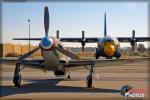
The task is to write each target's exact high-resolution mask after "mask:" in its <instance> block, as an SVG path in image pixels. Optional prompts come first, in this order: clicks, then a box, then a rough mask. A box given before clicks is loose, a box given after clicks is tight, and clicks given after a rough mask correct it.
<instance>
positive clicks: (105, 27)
mask: <svg viewBox="0 0 150 100" xmlns="http://www.w3.org/2000/svg"><path fill="white" fill-rule="evenodd" d="M106 35H107V26H106V12H105V14H104V37H106Z"/></svg>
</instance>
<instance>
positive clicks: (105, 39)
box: [102, 38, 113, 43]
mask: <svg viewBox="0 0 150 100" xmlns="http://www.w3.org/2000/svg"><path fill="white" fill-rule="evenodd" d="M102 42H103V43H104V42H113V39H111V38H104V39H103V40H102Z"/></svg>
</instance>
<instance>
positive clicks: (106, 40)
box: [98, 36, 120, 47]
mask: <svg viewBox="0 0 150 100" xmlns="http://www.w3.org/2000/svg"><path fill="white" fill-rule="evenodd" d="M106 43H112V44H114V45H115V46H116V47H119V46H120V43H119V41H118V40H117V39H116V38H113V37H110V36H107V37H104V38H101V39H99V43H98V45H99V46H104V45H105V44H106Z"/></svg>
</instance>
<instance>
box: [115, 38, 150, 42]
mask: <svg viewBox="0 0 150 100" xmlns="http://www.w3.org/2000/svg"><path fill="white" fill-rule="evenodd" d="M117 39H118V41H119V42H130V41H131V40H132V38H131V37H117ZM135 40H136V42H148V41H150V37H135Z"/></svg>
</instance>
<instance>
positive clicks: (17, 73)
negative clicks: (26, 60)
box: [13, 63, 21, 87]
mask: <svg viewBox="0 0 150 100" xmlns="http://www.w3.org/2000/svg"><path fill="white" fill-rule="evenodd" d="M13 83H14V84H15V87H20V84H21V75H20V64H19V63H17V64H16V68H15V72H14V78H13Z"/></svg>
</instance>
